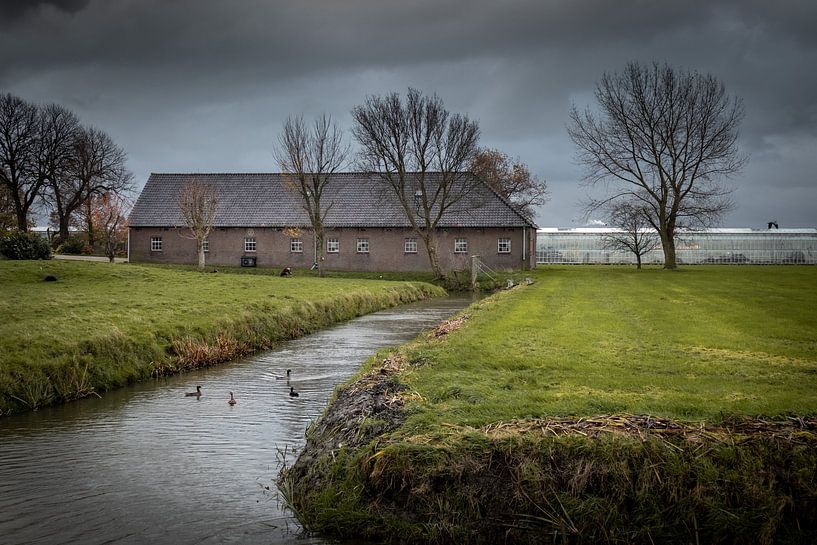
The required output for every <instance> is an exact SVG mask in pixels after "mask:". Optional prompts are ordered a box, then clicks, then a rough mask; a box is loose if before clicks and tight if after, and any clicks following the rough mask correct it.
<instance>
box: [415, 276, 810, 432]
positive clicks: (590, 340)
mask: <svg viewBox="0 0 817 545" xmlns="http://www.w3.org/2000/svg"><path fill="white" fill-rule="evenodd" d="M535 278H536V283H535V284H534V285H532V286H525V287H521V288H518V289H516V290H513V291H511V292H508V293H503V294H501V295H500V296H498V297H497V298H493V299H490V300H488V301H486V302H484V303H483V304H481V305H477V309H476V311H472V313H473V314H474V316H473V319H472V320H468V321H466V322H465V324H464V326H463V327H462V329H461V330H460V331H458V332H457V333H456V334H455V335H452V336H451V338H449V339H446V340H445V341H444V342H437V343H434V342H432V343H422V344H420V345H418V346H417V347H415V348H413V349H411V350H409V351H408V354H407V356H408V359H409V360H413V361H420V362H422V361H429V362H433V365H428V366H420V367H418V368H417V369H416V370H413V371H411V372H409V373H407V374H406V375H405V376H404V377H403V378H404V380H405V381H406V382H407V383H408V385H409V386H410V387H411V388H413V389H414V390H416V391H417V392H418V393H419V394H420V395H421V396H422V398H423V399H424V402H422V403H420V404H419V407H418V412H417V413H416V414H414V415H413V416H412V417H411V418H410V419H409V422H408V423H407V425H406V427H405V429H406V431H407V433H410V432H412V431H416V430H423V429H425V430H427V429H429V428H430V427H435V426H439V425H440V424H441V423H443V422H445V423H450V424H466V425H471V426H480V425H483V424H487V423H490V422H494V421H500V420H510V419H513V418H530V417H534V418H541V417H545V416H589V415H598V414H613V413H631V414H651V415H658V416H665V417H671V418H680V419H684V420H700V421H703V420H706V421H712V420H717V419H720V418H722V417H723V416H730V415H753V416H754V415H764V416H779V415H783V414H787V413H793V414H799V415H813V414H817V289H815V288H816V287H817V268H815V267H725V266H707V267H698V268H692V267H689V268H685V269H683V270H681V271H679V272H677V273H670V272H666V271H663V270H658V269H651V270H644V271H642V272H637V271H635V270H633V269H632V268H624V267H566V268H544V269H539V270H538V271H537V272H536V275H535Z"/></svg>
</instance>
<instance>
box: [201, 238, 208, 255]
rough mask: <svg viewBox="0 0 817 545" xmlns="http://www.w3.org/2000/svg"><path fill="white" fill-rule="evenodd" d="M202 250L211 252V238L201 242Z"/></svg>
mask: <svg viewBox="0 0 817 545" xmlns="http://www.w3.org/2000/svg"><path fill="white" fill-rule="evenodd" d="M201 248H202V250H204V251H205V252H209V251H210V239H209V238H205V239H204V240H202V241H201Z"/></svg>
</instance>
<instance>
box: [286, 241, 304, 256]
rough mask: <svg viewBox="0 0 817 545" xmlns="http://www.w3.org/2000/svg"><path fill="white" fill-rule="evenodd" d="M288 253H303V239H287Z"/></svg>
mask: <svg viewBox="0 0 817 545" xmlns="http://www.w3.org/2000/svg"><path fill="white" fill-rule="evenodd" d="M289 253H291V254H302V253H304V241H303V240H301V239H299V238H291V239H289Z"/></svg>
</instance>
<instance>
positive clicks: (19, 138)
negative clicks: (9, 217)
mask: <svg viewBox="0 0 817 545" xmlns="http://www.w3.org/2000/svg"><path fill="white" fill-rule="evenodd" d="M39 121H40V120H39V116H38V113H37V107H36V106H35V105H33V104H29V103H28V102H26V101H24V100H22V99H20V98H18V97H16V96H14V95H11V94H8V93H7V94H4V95H0V183H2V184H3V185H4V186H5V187H6V188H7V190H8V196H9V198H10V199H11V203H12V204H13V206H14V214H15V219H16V222H17V229H19V230H20V231H27V230H28V214H29V210H30V209H31V207H32V205H33V204H34V202H35V201H36V200H37V198H38V197H39V195H40V189H41V188H42V185H43V183H44V180H43V179H42V178H41V177H40V176H39V172H38V169H37V168H36V162H37V143H38V136H39V128H40V123H39Z"/></svg>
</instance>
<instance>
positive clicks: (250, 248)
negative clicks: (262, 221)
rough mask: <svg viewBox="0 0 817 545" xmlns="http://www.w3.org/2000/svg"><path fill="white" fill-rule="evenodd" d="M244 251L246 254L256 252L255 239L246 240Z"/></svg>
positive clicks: (247, 238) (248, 238)
mask: <svg viewBox="0 0 817 545" xmlns="http://www.w3.org/2000/svg"><path fill="white" fill-rule="evenodd" d="M244 251H245V252H254V251H255V237H246V238H245V239H244Z"/></svg>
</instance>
